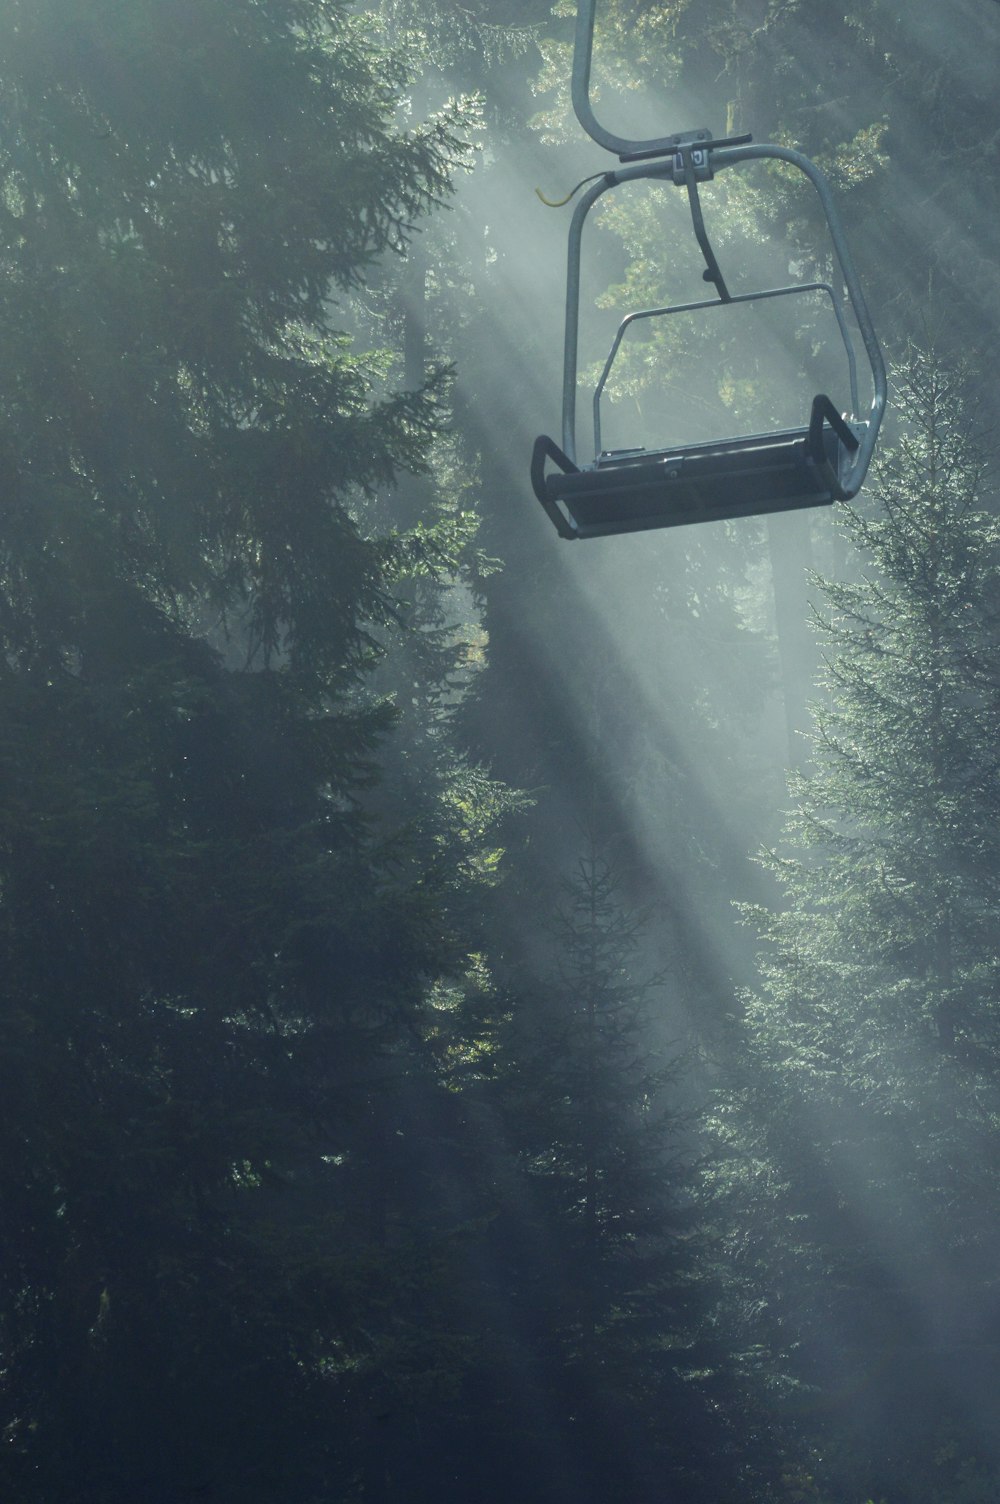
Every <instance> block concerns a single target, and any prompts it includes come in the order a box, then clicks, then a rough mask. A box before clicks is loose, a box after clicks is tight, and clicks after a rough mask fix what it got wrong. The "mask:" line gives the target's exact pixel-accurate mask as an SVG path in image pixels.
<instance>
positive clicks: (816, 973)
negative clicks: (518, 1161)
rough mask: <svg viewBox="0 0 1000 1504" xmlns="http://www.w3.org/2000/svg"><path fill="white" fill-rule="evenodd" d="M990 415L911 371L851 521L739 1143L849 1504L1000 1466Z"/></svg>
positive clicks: (748, 1267) (748, 1284)
mask: <svg viewBox="0 0 1000 1504" xmlns="http://www.w3.org/2000/svg"><path fill="white" fill-rule="evenodd" d="M969 389H970V388H969V383H968V380H967V373H965V372H963V371H962V370H960V369H956V368H955V367H953V366H950V365H949V364H948V363H947V362H946V361H942V360H940V359H937V358H935V357H934V356H933V355H927V354H922V353H920V352H918V351H912V352H911V353H910V354H909V356H908V358H907V360H906V361H905V363H904V364H903V365H902V366H901V367H900V368H899V369H898V370H897V373H896V385H895V391H896V401H897V404H898V407H899V410H900V413H901V428H900V434H899V438H898V440H897V442H896V445H895V447H894V448H892V449H887V450H886V451H885V452H884V454H883V456H882V458H881V461H880V463H879V465H878V469H877V474H876V479H875V483H874V486H873V489H872V496H871V499H870V501H867V502H865V503H864V504H863V506H861V507H859V508H858V509H856V510H850V511H848V512H847V514H846V526H847V529H848V531H849V534H850V536H851V538H852V541H853V543H854V545H855V547H856V548H857V549H858V554H859V571H860V578H859V580H858V582H857V583H855V584H843V583H839V584H832V583H825V584H823V586H822V590H823V596H824V598H825V607H824V609H823V611H822V613H821V615H820V619H819V626H820V632H821V638H822V641H823V643H824V646H825V652H826V655H827V673H826V689H827V691H828V699H827V700H826V701H825V702H823V703H822V704H821V705H820V706H819V708H818V709H817V710H816V712H815V725H816V731H815V738H814V758H815V765H816V771H815V774H814V775H813V776H812V777H810V778H808V779H807V780H805V781H803V782H801V783H800V784H798V785H797V786H796V794H797V801H796V803H797V808H796V813H795V815H794V817H793V819H792V822H791V824H790V826H789V830H788V843H789V844H788V846H787V847H786V848H785V851H784V853H783V854H777V855H775V856H774V858H773V859H772V861H771V863H770V865H771V866H772V868H773V870H774V872H775V875H776V876H777V878H778V880H779V882H780V883H781V885H782V887H783V890H784V895H785V900H786V905H787V907H785V908H784V909H783V910H782V911H779V912H775V913H770V914H769V913H766V912H764V911H757V912H756V914H755V915H754V918H755V920H756V922H757V923H758V924H759V926H760V928H761V931H762V933H763V935H764V937H765V939H766V940H767V942H768V944H767V949H766V951H765V952H764V957H763V973H762V984H761V987H760V990H759V991H758V992H757V993H756V994H755V995H754V996H752V997H750V998H749V999H748V1000H747V1006H746V1011H745V1015H744V1017H743V1020H742V1023H741V1025H740V1030H739V1044H738V1046H737V1049H738V1052H739V1058H738V1059H737V1058H736V1057H735V1056H734V1058H733V1059H732V1060H731V1062H730V1067H729V1080H730V1087H729V1089H728V1090H727V1091H726V1092H725V1093H724V1094H723V1096H722V1099H721V1106H720V1109H719V1116H718V1120H717V1129H718V1133H719V1136H720V1139H721V1142H722V1143H723V1145H724V1146H725V1147H726V1152H725V1153H724V1154H723V1156H722V1159H721V1162H720V1165H719V1168H718V1170H717V1180H716V1187H717V1189H718V1190H719V1193H720V1196H721V1198H722V1201H723V1203H724V1204H727V1205H728V1208H729V1216H730V1217H731V1240H732V1242H731V1247H732V1258H733V1264H732V1271H733V1275H734V1279H733V1286H732V1288H733V1291H734V1292H735V1291H736V1290H737V1289H742V1291H743V1299H744V1305H743V1310H744V1312H745V1313H748V1312H754V1313H755V1318H754V1319H753V1320H751V1322H750V1330H752V1331H754V1332H755V1333H756V1336H757V1338H758V1340H759V1341H760V1342H761V1343H762V1344H763V1346H764V1348H765V1349H768V1350H770V1352H771V1353H772V1355H773V1354H778V1355H780V1356H781V1358H782V1360H783V1362H784V1363H785V1364H786V1365H787V1367H786V1370H785V1372H786V1374H787V1375H788V1376H789V1379H790V1381H792V1389H791V1394H790V1400H789V1409H788V1410H786V1412H785V1413H786V1416H788V1415H791V1416H793V1417H794V1416H796V1415H797V1416H798V1417H799V1418H800V1420H801V1422H802V1425H803V1427H804V1431H805V1434H806V1435H809V1434H810V1432H812V1433H813V1434H814V1435H815V1434H817V1433H818V1434H819V1435H820V1436H821V1438H822V1441H821V1448H820V1450H821V1456H822V1465H823V1466H825V1468H826V1469H827V1477H828V1479H831V1478H832V1483H831V1491H832V1495H833V1496H834V1497H837V1498H840V1497H845V1496H847V1491H848V1490H851V1489H857V1490H860V1489H867V1490H869V1491H870V1492H872V1494H873V1495H875V1496H881V1493H882V1492H884V1493H885V1494H886V1496H887V1497H888V1498H892V1499H895V1498H904V1497H906V1498H919V1499H921V1500H923V1499H925V1498H938V1497H945V1496H946V1495H945V1494H944V1493H935V1492H934V1488H935V1487H937V1488H940V1489H944V1488H945V1487H946V1485H948V1483H949V1480H948V1477H946V1476H945V1475H944V1474H943V1473H942V1472H941V1471H940V1470H939V1471H938V1474H937V1477H938V1480H939V1481H938V1483H937V1484H935V1483H933V1482H932V1481H928V1480H929V1479H932V1478H933V1476H934V1474H933V1469H931V1468H930V1459H931V1454H932V1453H933V1452H934V1447H935V1445H937V1446H940V1445H941V1438H942V1435H943V1434H946V1433H947V1432H948V1428H949V1427H955V1428H956V1431H955V1435H956V1436H960V1437H961V1438H962V1439H961V1441H960V1442H958V1443H956V1444H955V1445H954V1446H953V1449H952V1450H951V1451H950V1452H947V1453H946V1454H942V1455H944V1456H945V1461H946V1462H948V1459H955V1458H959V1459H960V1458H962V1457H966V1458H967V1457H969V1456H971V1455H977V1456H978V1457H979V1458H980V1459H981V1461H982V1460H985V1461H986V1462H987V1463H988V1462H989V1459H991V1458H992V1459H993V1460H994V1462H995V1460H996V1458H997V1455H998V1445H1000V1416H998V1414H997V1413H996V1409H995V1405H994V1402H993V1398H992V1397H993V1396H994V1395H995V1392H996V1375H997V1365H998V1361H1000V1347H998V1345H997V1328H996V1322H997V1307H996V1297H995V1290H994V1281H993V1273H992V1269H993V1253H992V1250H993V1249H994V1247H995V1243H996V1238H997V1233H998V1226H997V1215H996V1206H997V1191H998V1189H1000V1187H998V1186H997V1183H996V1164H995V1156H994V1155H992V1153H991V1152H990V1150H989V1148H988V1146H989V1144H990V1143H991V1142H992V1139H993V1136H994V1134H995V1132H996V1127H997V1122H998V1114H1000V1085H998V1083H1000V1059H998V1054H997V1050H998V1042H1000V1036H998V1014H997V987H998V982H1000V943H998V942H1000V936H998V931H997V922H996V914H997V902H998V898H1000V894H998V887H997V885H998V881H1000V850H998V845H997V830H998V819H997V816H998V800H997V775H998V772H1000V767H998V751H997V748H998V745H1000V695H998V688H1000V681H998V677H997V672H996V640H997V628H998V610H1000V533H998V529H997V525H996V522H995V519H994V518H993V516H992V515H991V514H989V513H988V512H986V511H985V510H984V505H985V503H986V501H987V500H988V497H989V489H988V484H989V472H988V451H987V449H986V448H985V447H984V443H983V435H982V433H981V431H979V429H978V428H977V420H976V410H975V407H974V405H973V404H972V403H971V402H970V400H969ZM952 1440H953V1438H952ZM939 1460H940V1459H939ZM942 1465H943V1464H942ZM838 1466H840V1467H842V1468H843V1471H841V1472H839V1473H838V1471H837V1468H838ZM949 1486H950V1485H949ZM838 1489H839V1490H840V1491H839V1492H838ZM907 1490H909V1491H907ZM947 1496H948V1497H950V1495H947ZM963 1497H964V1495H963Z"/></svg>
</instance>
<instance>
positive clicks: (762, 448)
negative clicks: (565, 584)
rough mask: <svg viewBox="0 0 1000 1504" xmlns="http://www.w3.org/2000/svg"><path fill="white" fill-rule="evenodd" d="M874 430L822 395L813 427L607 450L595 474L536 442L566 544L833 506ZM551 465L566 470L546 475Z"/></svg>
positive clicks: (541, 482)
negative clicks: (662, 446)
mask: <svg viewBox="0 0 1000 1504" xmlns="http://www.w3.org/2000/svg"><path fill="white" fill-rule="evenodd" d="M866 427H867V424H865V423H848V422H847V421H845V419H843V418H842V417H841V416H840V414H839V413H838V412H837V411H836V409H835V408H834V407H833V405H832V403H831V402H830V400H829V398H827V397H825V396H822V395H820V396H817V397H816V398H815V399H814V401H813V411H812V416H811V420H810V423H809V425H808V426H807V427H805V428H789V429H782V430H780V431H778V432H776V433H769V434H750V435H746V436H743V437H739V438H731V439H723V440H719V441H716V442H713V443H701V444H691V445H684V446H680V447H677V448H673V449H661V450H644V449H630V450H618V451H614V450H612V451H604V452H602V453H601V454H599V455H598V456H597V459H596V460H595V462H594V464H593V465H592V466H588V467H587V468H586V469H578V468H577V467H576V466H575V465H574V464H573V463H572V461H571V460H569V459H568V458H567V456H566V455H565V454H564V453H563V451H562V450H561V449H559V448H558V446H557V445H556V444H555V443H554V442H553V441H552V440H551V439H550V438H548V436H547V435H544V434H543V435H542V436H541V437H540V438H539V439H538V440H537V441H536V443H535V452H534V455H533V458H532V467H531V478H532V485H533V488H534V491H535V495H536V496H537V497H538V500H539V501H540V502H541V504H542V506H543V507H544V508H545V511H546V513H547V514H548V516H549V518H550V519H551V521H552V522H553V523H554V525H555V527H556V529H557V531H558V532H559V533H560V535H561V536H562V537H563V538H602V537H607V536H608V535H610V534H614V533H633V532H640V531H643V530H645V529H650V528H661V527H679V526H681V525H683V524H685V523H692V522H714V521H720V520H722V519H725V518H736V517H748V516H757V515H760V514H763V513H767V512H787V511H794V510H796V509H797V508H800V507H816V506H825V505H829V503H831V502H833V501H837V500H843V499H844V497H845V496H846V495H847V494H848V492H847V490H846V489H845V482H846V477H847V475H848V473H849V471H850V469H851V466H852V463H853V455H854V452H855V451H856V450H857V449H858V446H859V443H860V441H861V437H862V435H863V433H864V431H865V429H866ZM546 459H551V460H552V461H553V462H554V463H555V464H556V465H557V466H558V467H559V468H558V469H556V470H550V471H548V472H546V469H545V462H546Z"/></svg>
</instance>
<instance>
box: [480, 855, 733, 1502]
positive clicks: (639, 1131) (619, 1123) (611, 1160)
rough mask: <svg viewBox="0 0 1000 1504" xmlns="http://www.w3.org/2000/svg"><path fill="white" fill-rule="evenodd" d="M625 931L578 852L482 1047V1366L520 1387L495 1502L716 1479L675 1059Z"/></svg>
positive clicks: (676, 1487) (612, 875)
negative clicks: (487, 1316) (497, 1112)
mask: <svg viewBox="0 0 1000 1504" xmlns="http://www.w3.org/2000/svg"><path fill="white" fill-rule="evenodd" d="M645 927H646V919H645V916H643V915H642V914H641V913H638V912H634V911H631V910H630V909H629V908H628V907H627V906H626V905H625V904H624V903H623V902H622V898H621V877H620V874H619V873H618V872H617V870H616V868H615V867H614V865H613V864H611V863H609V862H608V861H607V860H606V858H605V857H604V856H603V854H602V853H601V851H600V850H599V849H598V848H597V847H596V846H595V844H594V843H593V841H591V842H590V844H589V847H588V850H587V852H586V854H585V855H584V856H582V857H581V858H580V860H579V862H578V865H577V869H576V872H575V873H574V875H573V877H572V879H571V880H569V881H567V882H566V884H565V887H564V890H563V894H562V902H561V903H560V906H559V909H558V911H557V915H556V921H555V924H554V926H553V931H552V941H553V952H552V957H553V965H552V969H551V971H550V972H549V973H548V974H546V975H542V976H540V977H539V978H538V980H537V981H535V982H534V983H533V984H531V985H529V984H527V983H525V984H524V985H523V986H522V987H521V988H519V989H517V991H516V993H515V996H514V998H513V999H512V1013H511V1019H510V1023H509V1025H508V1029H507V1031H506V1033H505V1034H504V1035H503V1036H502V1037H501V1044H500V1051H499V1063H500V1068H501V1071H502V1074H501V1077H500V1080H499V1082H498V1087H499V1093H500V1100H501V1103H502V1122H503V1123H504V1125H505V1128H506V1135H505V1136H506V1139H507V1142H508V1144H509V1146H510V1149H511V1150H512V1151H513V1152H514V1154H515V1155H516V1160H515V1162H514V1165H513V1166H512V1167H510V1169H509V1170H508V1176H507V1180H506V1183H505V1185H504V1187H503V1195H502V1197H501V1206H500V1215H499V1217H498V1219H497V1222H496V1225H495V1228H494V1233H493V1238H494V1247H495V1249H496V1256H495V1262H496V1267H497V1270H498V1274H497V1275H496V1277H495V1284H494V1292H493V1299H494V1300H495V1301H496V1302H497V1311H498V1313H499V1314H498V1316H497V1315H496V1314H494V1319H498V1320H503V1319H504V1318H505V1317H506V1320H507V1322H508V1326H507V1328H506V1330H504V1331H501V1332H499V1333H497V1334H496V1335H495V1336H494V1337H493V1339H492V1340H493V1346H494V1351H495V1352H497V1353H498V1358H497V1361H496V1367H497V1368H498V1369H500V1368H501V1362H500V1356H501V1355H502V1354H503V1352H506V1353H507V1360H506V1361H507V1363H508V1364H509V1365H510V1366H511V1367H512V1368H514V1369H515V1370H516V1372H517V1373H519V1374H520V1375H521V1378H520V1384H519V1388H518V1389H517V1390H516V1391H515V1392H514V1393H512V1394H505V1395H503V1396H501V1397H496V1396H494V1400H493V1403H494V1407H499V1408H500V1410H501V1413H502V1414H504V1415H505V1417H506V1425H505V1429H506V1431H507V1432H508V1433H509V1434H511V1435H513V1436H516V1437H517V1438H518V1449H517V1450H516V1451H513V1452H512V1454H511V1455H510V1456H509V1457H508V1459H507V1461H506V1467H507V1468H508V1469H509V1470H510V1471H508V1472H507V1474H506V1476H507V1480H508V1481H507V1491H508V1494H509V1493H511V1492H514V1491H516V1492H517V1493H518V1494H519V1496H521V1497H524V1498H526V1499H532V1500H533V1499H538V1500H552V1501H556V1500H562V1499H566V1500H569V1499H577V1500H580V1499H583V1500H594V1501H595V1504H596V1501H601V1500H604V1499H606V1498H608V1497H610V1496H613V1495H615V1494H618V1493H620V1494H621V1495H623V1496H625V1495H627V1496H628V1497H629V1498H630V1499H635V1500H637V1501H638V1500H643V1501H645V1500H647V1499H648V1500H653V1499H656V1498H660V1497H662V1496H663V1493H664V1490H666V1491H667V1492H669V1494H670V1496H671V1497H676V1498H678V1499H684V1500H690V1501H693V1500H700V1499H702V1498H716V1497H720V1495H719V1493H718V1486H719V1483H720V1479H722V1478H723V1477H725V1463H724V1460H723V1454H724V1453H725V1452H726V1449H727V1443H728V1437H725V1436H724V1435H723V1431H724V1428H723V1427H716V1426H714V1425H713V1422H712V1419H711V1413H710V1412H711V1405H710V1400H709V1396H708V1392H707V1391H708V1390H709V1389H710V1388H711V1384H708V1385H706V1382H705V1380H706V1373H705V1370H706V1369H707V1368H708V1366H709V1359H708V1357H707V1348H706V1346H705V1342H704V1329H703V1325H702V1318H703V1314H704V1310H705V1307H706V1305H707V1298H706V1287H705V1285H704V1283H703V1281H702V1279H701V1277H700V1273H699V1253H700V1243H699V1240H698V1236H697V1223H698V1218H697V1215H696V1212H695V1208H694V1206H693V1204H692V1199H691V1182H692V1173H691V1168H690V1163H689V1158H688V1156H689V1154H690V1144H689V1142H688V1140H687V1137H686V1129H685V1123H684V1121H683V1119H682V1118H681V1116H680V1114H679V1113H677V1112H676V1111H673V1110H672V1109H671V1108H670V1106H669V1096H670V1091H671V1083H672V1082H673V1080H674V1077H675V1074H676V1072H677V1070H678V1065H677V1062H676V1060H672V1059H670V1058H669V1057H668V1055H667V1046H666V1044H665V1042H664V1041H663V1039H662V1037H660V1034H659V1030H658V1027H657V1022H656V1019H655V1014H654V1009H653V1006H652V1000H653V997H654V994H655V992H656V991H657V989H658V987H659V985H660V979H659V978H656V977H651V978H648V979H642V978H640V977H637V976H636V970H637V966H636V963H637V958H638V956H639V954H640V949H641V944H642V939H643V932H644V929H645ZM512 1317H513V1318H514V1320H513V1321H512V1320H511V1318H512ZM501 1371H502V1370H501ZM484 1409H485V1413H486V1414H487V1415H489V1414H490V1411H489V1409H488V1408H486V1407H485V1406H484ZM713 1449H714V1455H713Z"/></svg>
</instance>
